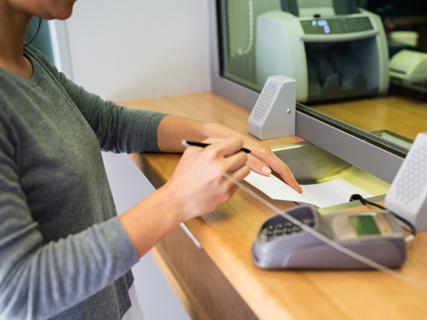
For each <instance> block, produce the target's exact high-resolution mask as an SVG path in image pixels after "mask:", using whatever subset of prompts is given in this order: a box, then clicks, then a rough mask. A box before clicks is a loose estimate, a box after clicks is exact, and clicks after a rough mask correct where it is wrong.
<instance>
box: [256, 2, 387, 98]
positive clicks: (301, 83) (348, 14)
mask: <svg viewBox="0 0 427 320" xmlns="http://www.w3.org/2000/svg"><path fill="white" fill-rule="evenodd" d="M281 7H282V10H275V11H269V12H266V13H264V14H262V15H259V16H258V18H257V29H256V79H257V83H258V85H260V86H263V85H264V83H265V81H266V80H267V78H268V76H270V75H284V76H287V77H290V78H293V79H295V80H296V83H297V89H296V91H297V92H296V100H297V101H299V102H311V101H322V100H333V99H342V98H349V97H357V96H365V95H381V94H385V93H386V92H387V89H388V85H389V78H388V59H389V58H388V47H387V40H386V36H385V33H384V29H383V25H382V22H381V20H380V18H379V16H377V15H375V14H373V13H371V12H368V11H365V10H362V9H359V8H357V7H356V4H355V2H354V0H281Z"/></svg>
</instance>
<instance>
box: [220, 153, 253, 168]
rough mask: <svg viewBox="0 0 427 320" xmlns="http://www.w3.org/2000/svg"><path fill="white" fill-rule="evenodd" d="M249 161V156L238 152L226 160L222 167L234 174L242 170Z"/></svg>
mask: <svg viewBox="0 0 427 320" xmlns="http://www.w3.org/2000/svg"><path fill="white" fill-rule="evenodd" d="M247 161H248V156H247V154H246V153H244V152H238V153H235V154H233V155H231V156H229V157H227V158H225V159H224V161H223V163H222V165H223V168H224V169H223V170H224V171H225V172H227V173H232V172H234V171H236V170H238V169H240V168H242V167H243V166H244V165H246V163H247Z"/></svg>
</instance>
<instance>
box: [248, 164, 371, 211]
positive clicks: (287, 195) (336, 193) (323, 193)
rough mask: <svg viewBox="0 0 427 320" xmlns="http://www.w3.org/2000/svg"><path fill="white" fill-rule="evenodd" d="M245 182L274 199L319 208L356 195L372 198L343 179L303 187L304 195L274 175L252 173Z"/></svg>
mask: <svg viewBox="0 0 427 320" xmlns="http://www.w3.org/2000/svg"><path fill="white" fill-rule="evenodd" d="M245 181H246V182H248V183H250V184H251V185H253V186H254V187H255V188H257V189H258V190H260V191H261V192H263V193H265V194H266V195H267V196H269V197H270V198H272V199H275V200H285V201H295V202H303V203H309V204H313V205H315V206H317V207H319V208H324V207H330V206H334V205H336V204H341V203H345V202H348V201H349V199H350V196H351V195H352V194H355V193H358V194H360V195H361V196H362V197H364V198H369V197H372V195H371V194H370V193H368V192H366V191H364V190H362V189H360V188H359V187H356V186H354V185H352V184H351V183H349V182H347V181H344V180H342V179H341V178H337V179H334V180H331V181H328V182H322V183H317V184H308V185H301V188H302V189H303V193H302V194H300V193H298V192H296V191H295V190H294V189H292V188H291V187H289V186H288V185H287V184H286V183H284V182H283V181H282V180H280V179H278V178H276V177H275V176H274V175H272V174H271V175H269V176H267V177H266V176H262V175H260V174H258V173H255V172H254V171H251V172H250V173H249V175H248V176H247V177H246V178H245Z"/></svg>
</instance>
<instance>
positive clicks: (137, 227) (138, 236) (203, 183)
mask: <svg viewBox="0 0 427 320" xmlns="http://www.w3.org/2000/svg"><path fill="white" fill-rule="evenodd" d="M205 142H209V143H212V144H211V145H210V146H208V147H206V148H203V149H202V148H197V147H191V148H195V149H197V151H198V152H200V155H201V156H199V155H197V154H196V153H195V152H194V151H195V150H191V149H187V150H185V152H184V154H183V155H182V157H181V160H180V161H179V163H178V166H177V167H176V169H175V171H174V172H173V174H172V177H171V179H170V180H169V181H168V182H167V183H166V184H165V185H164V186H163V187H161V188H159V189H158V190H157V191H156V192H153V193H152V194H150V195H149V196H147V197H146V198H144V199H143V200H142V201H141V202H139V203H138V204H136V205H135V206H134V207H132V208H131V209H129V210H127V211H126V212H125V213H123V214H122V215H121V216H120V217H119V220H120V222H121V223H122V225H123V228H124V229H125V231H126V233H127V234H128V236H129V238H130V240H131V242H132V244H133V245H134V247H135V250H136V253H137V254H138V256H139V257H142V256H143V255H144V254H145V253H146V252H147V251H148V250H150V249H151V248H152V247H153V246H154V245H155V244H156V243H157V242H158V241H159V240H160V239H161V238H162V237H163V236H164V235H165V234H166V233H167V232H169V230H171V229H172V228H175V227H176V226H178V225H179V224H180V223H181V222H183V221H185V220H188V219H191V218H194V217H197V216H201V215H203V214H205V213H208V212H211V211H213V210H215V209H216V208H218V207H219V206H220V205H221V204H222V203H224V202H226V201H227V200H228V199H230V197H231V196H232V195H233V193H234V192H235V191H236V189H237V186H236V185H234V183H233V182H232V181H229V180H228V179H227V178H226V177H224V175H223V174H222V172H221V171H220V170H219V169H221V170H223V171H224V172H226V173H227V174H229V175H230V176H231V177H233V178H234V179H235V180H237V181H242V180H243V178H244V177H246V176H247V175H248V174H249V171H250V168H249V166H248V165H246V162H247V160H248V157H247V155H246V153H244V152H241V151H240V152H239V150H240V148H242V146H243V140H242V139H240V138H229V139H224V140H214V139H208V140H205ZM202 157H203V158H202ZM218 168H219V169H218Z"/></svg>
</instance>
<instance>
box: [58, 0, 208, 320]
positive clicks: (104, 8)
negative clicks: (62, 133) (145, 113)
mask: <svg viewBox="0 0 427 320" xmlns="http://www.w3.org/2000/svg"><path fill="white" fill-rule="evenodd" d="M65 29H66V32H67V35H66V36H67V38H68V47H69V57H70V61H69V62H70V66H71V70H70V73H69V74H70V75H72V77H73V80H74V82H76V83H77V84H79V85H81V86H83V87H84V88H85V89H86V90H87V91H90V92H93V93H96V94H99V95H100V96H101V97H102V98H104V99H109V100H114V101H119V100H131V99H141V98H148V97H157V96H167V95H176V94H184V93H192V92H201V91H208V90H210V73H209V72H210V67H209V48H208V46H209V40H208V38H209V36H208V3H207V0H121V1H118V0H80V1H77V2H76V4H75V7H74V13H73V15H72V17H71V18H70V19H68V20H66V22H65ZM63 38H65V37H63ZM103 157H104V162H105V166H106V170H107V174H108V178H109V181H110V185H111V188H112V191H113V196H114V199H115V202H116V205H117V209H118V212H119V214H120V213H122V212H123V211H125V210H127V209H128V208H130V207H131V206H132V205H134V204H135V203H136V202H138V201H140V200H141V199H143V198H144V197H145V196H146V195H148V194H149V193H151V192H153V191H154V188H153V186H152V185H151V184H150V183H149V182H148V180H147V179H146V178H145V177H144V176H143V175H142V173H140V172H139V170H138V169H137V168H136V166H134V165H133V163H132V162H131V160H130V158H129V157H128V156H127V155H113V154H110V153H108V154H104V155H103ZM133 272H134V275H135V284H136V289H137V293H138V297H139V301H140V304H141V307H142V310H143V312H144V313H145V317H146V320H159V319H160V320H162V319H174V320H183V319H188V316H187V315H186V313H185V311H184V309H183V308H182V306H181V305H180V304H179V302H178V300H177V299H176V297H175V296H174V294H173V292H172V291H171V289H170V288H169V286H168V285H167V282H166V281H165V279H164V278H163V277H162V275H161V273H160V272H159V270H158V268H157V267H156V265H155V263H154V262H153V260H152V258H151V257H150V255H149V254H147V255H146V256H144V257H143V258H142V259H141V260H140V262H139V263H138V264H137V265H136V266H135V267H134V268H133Z"/></svg>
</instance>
